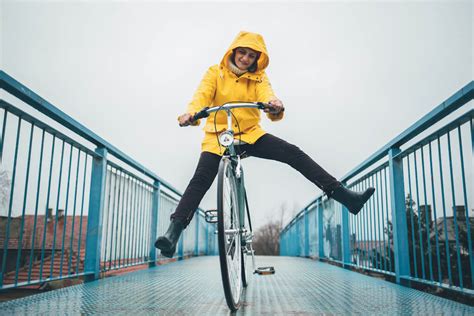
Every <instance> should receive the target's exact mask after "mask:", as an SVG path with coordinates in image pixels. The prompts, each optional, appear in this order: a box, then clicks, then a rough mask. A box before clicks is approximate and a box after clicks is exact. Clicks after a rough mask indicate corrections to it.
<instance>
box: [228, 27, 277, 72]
mask: <svg viewBox="0 0 474 316" xmlns="http://www.w3.org/2000/svg"><path fill="white" fill-rule="evenodd" d="M237 47H248V48H251V49H253V50H255V51H258V52H260V57H259V58H258V61H257V70H256V71H255V72H254V73H255V74H261V73H263V72H264V71H265V68H267V66H268V63H269V62H270V59H269V58H268V52H267V47H266V46H265V41H264V40H263V37H262V35H260V34H257V33H251V32H245V31H241V32H239V34H237V37H236V38H235V39H234V41H233V42H232V44H231V45H230V47H229V49H228V50H227V52H226V53H225V55H224V57H223V58H222V61H221V65H223V66H225V67H226V68H228V66H227V64H228V62H229V57H230V56H231V55H232V51H233V50H234V49H235V48H237Z"/></svg>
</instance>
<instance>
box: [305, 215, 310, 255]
mask: <svg viewBox="0 0 474 316" xmlns="http://www.w3.org/2000/svg"><path fill="white" fill-rule="evenodd" d="M304 256H305V257H307V258H308V257H309V219H308V210H307V209H305V210H304Z"/></svg>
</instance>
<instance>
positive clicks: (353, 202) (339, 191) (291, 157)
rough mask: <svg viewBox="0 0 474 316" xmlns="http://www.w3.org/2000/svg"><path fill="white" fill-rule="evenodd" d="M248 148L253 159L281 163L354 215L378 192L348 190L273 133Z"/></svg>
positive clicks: (311, 160) (294, 147) (302, 153)
mask: <svg viewBox="0 0 474 316" xmlns="http://www.w3.org/2000/svg"><path fill="white" fill-rule="evenodd" d="M248 147H249V148H248V154H249V155H251V156H255V157H259V158H264V159H271V160H276V161H280V162H283V163H286V164H288V165H290V166H291V167H293V168H294V169H296V170H298V171H299V172H300V173H301V174H303V175H304V176H305V177H306V178H307V179H308V180H309V181H311V182H313V183H314V184H315V185H316V186H318V187H319V188H320V189H321V190H323V191H324V192H325V193H326V194H327V195H328V196H329V197H332V198H333V199H335V200H336V201H338V202H340V203H342V204H344V205H345V206H346V207H347V209H348V210H349V211H350V212H351V213H352V214H354V215H356V214H357V213H359V211H360V210H361V209H362V207H363V206H364V204H365V202H367V200H368V199H369V198H370V197H371V196H372V194H373V193H374V191H375V189H374V188H369V189H367V190H366V191H365V192H363V193H358V192H354V191H351V190H349V189H347V188H345V187H344V186H343V185H341V183H340V182H339V181H337V179H336V178H334V177H333V176H332V175H330V174H329V173H328V172H327V171H326V170H324V169H323V168H322V167H321V166H320V165H318V164H317V163H316V162H315V161H314V160H313V159H311V157H309V156H308V155H307V154H306V153H304V152H303V151H302V150H301V149H299V148H298V147H297V146H295V145H293V144H290V143H288V142H286V141H284V140H283V139H280V138H278V137H276V136H274V135H272V134H265V135H263V136H262V137H261V138H259V139H258V140H257V142H255V144H254V145H252V146H248Z"/></svg>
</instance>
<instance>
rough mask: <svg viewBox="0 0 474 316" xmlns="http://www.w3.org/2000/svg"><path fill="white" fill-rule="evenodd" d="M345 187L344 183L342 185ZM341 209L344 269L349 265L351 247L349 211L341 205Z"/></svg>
mask: <svg viewBox="0 0 474 316" xmlns="http://www.w3.org/2000/svg"><path fill="white" fill-rule="evenodd" d="M342 184H343V185H346V183H342ZM341 207H342V245H341V246H342V262H343V263H344V267H346V265H347V264H349V263H351V246H350V239H351V237H350V235H349V210H348V209H347V208H346V207H345V206H344V205H342V204H341Z"/></svg>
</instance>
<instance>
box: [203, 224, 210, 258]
mask: <svg viewBox="0 0 474 316" xmlns="http://www.w3.org/2000/svg"><path fill="white" fill-rule="evenodd" d="M204 229H205V230H206V233H205V234H204V236H205V239H204V249H205V253H206V256H209V223H206V225H205V228H204Z"/></svg>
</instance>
